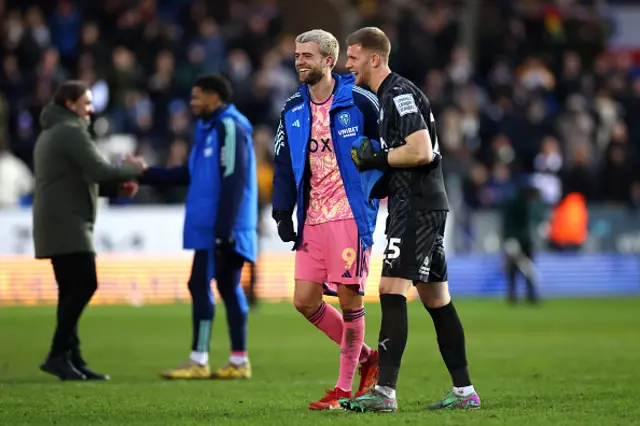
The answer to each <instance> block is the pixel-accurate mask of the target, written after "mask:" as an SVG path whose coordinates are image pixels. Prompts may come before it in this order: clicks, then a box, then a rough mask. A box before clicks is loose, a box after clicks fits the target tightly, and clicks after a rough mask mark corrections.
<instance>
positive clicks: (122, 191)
mask: <svg viewBox="0 0 640 426" xmlns="http://www.w3.org/2000/svg"><path fill="white" fill-rule="evenodd" d="M138 188H139V186H138V183H137V182H134V181H131V182H124V183H121V184H120V186H119V187H118V196H119V197H125V198H133V197H135V195H136V194H137V193H138Z"/></svg>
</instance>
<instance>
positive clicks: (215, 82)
mask: <svg viewBox="0 0 640 426" xmlns="http://www.w3.org/2000/svg"><path fill="white" fill-rule="evenodd" d="M194 86H195V87H199V88H200V89H201V90H202V91H203V92H207V93H215V94H216V95H218V96H219V97H220V100H221V101H222V102H223V103H225V104H226V103H229V102H230V101H231V98H232V97H233V90H232V89H231V83H229V80H227V79H226V78H224V77H223V76H221V75H220V74H207V75H203V76H200V77H199V78H198V79H197V80H196V83H195V84H194Z"/></svg>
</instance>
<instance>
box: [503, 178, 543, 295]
mask: <svg viewBox="0 0 640 426" xmlns="http://www.w3.org/2000/svg"><path fill="white" fill-rule="evenodd" d="M501 213H502V241H503V247H504V252H505V260H506V272H507V298H508V300H509V302H512V303H515V302H516V301H517V292H516V277H517V275H518V273H520V274H521V275H522V276H523V277H524V281H525V284H526V289H527V300H528V301H529V302H530V303H535V302H537V301H538V294H537V289H536V287H537V285H536V281H537V279H536V278H537V277H536V270H535V267H534V263H533V256H534V251H535V243H534V241H535V235H536V233H537V229H538V227H539V226H540V224H541V223H542V222H543V221H544V219H545V206H544V204H543V202H542V201H541V200H540V196H539V192H538V190H537V189H536V187H535V186H534V185H533V182H532V181H531V177H530V176H529V175H523V176H522V177H521V178H520V181H519V182H518V183H517V184H516V186H515V188H514V192H513V194H512V195H511V197H509V198H508V199H507V200H505V202H504V204H503V205H502V212H501Z"/></svg>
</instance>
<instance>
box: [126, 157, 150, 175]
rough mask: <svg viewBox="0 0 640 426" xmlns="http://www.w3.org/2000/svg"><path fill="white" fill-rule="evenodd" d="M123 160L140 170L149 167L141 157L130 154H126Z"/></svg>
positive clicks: (142, 170)
mask: <svg viewBox="0 0 640 426" xmlns="http://www.w3.org/2000/svg"><path fill="white" fill-rule="evenodd" d="M123 162H124V163H129V164H133V165H135V166H136V167H138V170H140V171H141V172H144V171H145V170H147V169H148V168H149V166H148V165H147V162H146V161H145V159H144V158H142V157H132V156H131V155H129V154H127V155H126V156H125V158H124V161H123Z"/></svg>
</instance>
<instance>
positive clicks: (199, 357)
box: [189, 351, 209, 365]
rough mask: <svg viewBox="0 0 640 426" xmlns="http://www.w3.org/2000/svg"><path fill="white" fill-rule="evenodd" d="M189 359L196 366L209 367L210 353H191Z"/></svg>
mask: <svg viewBox="0 0 640 426" xmlns="http://www.w3.org/2000/svg"><path fill="white" fill-rule="evenodd" d="M189 359H191V361H193V362H195V363H196V364H200V365H207V364H209V352H198V351H191V356H190V357H189Z"/></svg>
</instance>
